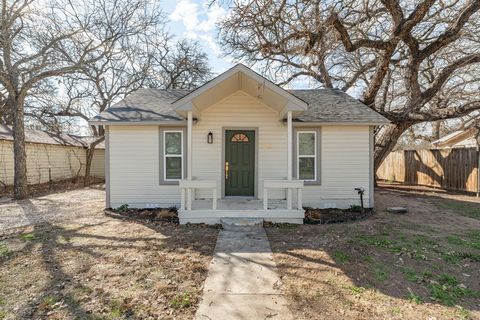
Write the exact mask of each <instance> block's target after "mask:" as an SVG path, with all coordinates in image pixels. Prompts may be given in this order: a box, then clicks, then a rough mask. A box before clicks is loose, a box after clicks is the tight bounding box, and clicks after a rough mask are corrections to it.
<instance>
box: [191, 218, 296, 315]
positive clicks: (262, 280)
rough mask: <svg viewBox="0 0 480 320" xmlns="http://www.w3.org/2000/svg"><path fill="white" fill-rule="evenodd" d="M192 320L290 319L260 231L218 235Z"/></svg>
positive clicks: (264, 236)
mask: <svg viewBox="0 0 480 320" xmlns="http://www.w3.org/2000/svg"><path fill="white" fill-rule="evenodd" d="M240 229H241V228H240ZM195 319H197V320H207V319H208V320H230V319H249V320H255V319H282V320H283V319H285V320H290V319H294V318H293V316H292V314H291V312H290V311H289V310H288V308H287V303H286V301H285V299H284V296H283V293H282V290H281V282H280V278H279V277H278V274H277V273H276V266H275V262H274V261H273V259H272V251H271V249H270V244H269V242H268V238H267V235H266V234H265V230H264V229H263V228H262V227H257V228H252V229H250V230H249V229H248V228H247V229H246V230H245V229H244V230H243V231H228V230H222V231H220V234H219V237H218V240H217V246H216V248H215V253H214V256H213V260H212V263H211V265H210V269H209V272H208V277H207V280H206V281H205V287H204V289H203V299H202V301H201V303H200V306H199V308H198V310H197V313H196V316H195Z"/></svg>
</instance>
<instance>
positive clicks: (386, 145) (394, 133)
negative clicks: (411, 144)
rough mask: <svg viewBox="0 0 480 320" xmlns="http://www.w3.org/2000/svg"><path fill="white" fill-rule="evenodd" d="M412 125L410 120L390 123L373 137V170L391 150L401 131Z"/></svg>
mask: <svg viewBox="0 0 480 320" xmlns="http://www.w3.org/2000/svg"><path fill="white" fill-rule="evenodd" d="M412 125H413V123H411V122H404V123H397V124H391V125H389V126H388V127H387V128H385V129H384V130H383V131H382V132H381V134H380V135H378V136H377V137H375V161H374V165H375V172H376V171H377V169H378V168H379V167H380V165H381V164H382V162H383V160H385V158H386V157H387V156H388V154H389V153H390V152H391V151H392V150H393V148H394V147H395V145H396V144H397V141H398V139H399V138H400V136H401V135H402V133H404V132H405V130H407V129H408V128H410V126H412Z"/></svg>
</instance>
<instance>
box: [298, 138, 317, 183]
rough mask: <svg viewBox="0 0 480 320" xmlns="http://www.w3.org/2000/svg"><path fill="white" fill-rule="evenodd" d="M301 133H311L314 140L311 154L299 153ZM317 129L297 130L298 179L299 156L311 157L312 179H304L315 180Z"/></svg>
mask: <svg viewBox="0 0 480 320" xmlns="http://www.w3.org/2000/svg"><path fill="white" fill-rule="evenodd" d="M302 133H313V137H314V141H313V144H314V146H313V149H314V153H313V155H300V134H302ZM317 139H318V137H317V131H311V130H310V131H300V130H299V131H297V150H296V151H297V154H296V156H297V179H300V158H313V168H314V169H313V179H309V180H305V179H303V180H304V181H317V165H318V164H317V152H318V150H317Z"/></svg>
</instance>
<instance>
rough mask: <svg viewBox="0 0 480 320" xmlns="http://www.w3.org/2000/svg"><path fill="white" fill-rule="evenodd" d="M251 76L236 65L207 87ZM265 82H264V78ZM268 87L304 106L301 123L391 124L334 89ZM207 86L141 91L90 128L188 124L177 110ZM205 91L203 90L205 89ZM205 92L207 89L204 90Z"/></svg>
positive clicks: (113, 108) (299, 117)
mask: <svg viewBox="0 0 480 320" xmlns="http://www.w3.org/2000/svg"><path fill="white" fill-rule="evenodd" d="M239 71H241V72H248V74H249V75H251V76H252V77H255V79H257V78H259V77H261V76H260V75H259V74H257V73H255V72H254V71H252V70H251V69H248V68H247V67H245V66H243V65H237V66H235V67H233V68H232V69H230V70H228V71H227V72H225V73H223V74H222V75H220V76H219V77H217V78H215V79H214V80H211V81H209V82H207V84H210V85H211V84H212V83H215V81H217V82H218V81H222V79H223V78H224V77H225V76H226V75H229V73H231V72H239ZM262 79H264V78H263V77H262ZM265 80H266V81H265V83H267V84H268V85H269V86H272V88H274V89H275V90H276V91H278V92H280V93H281V94H283V95H285V96H288V97H289V98H290V99H291V100H292V101H296V102H298V103H299V104H301V105H302V108H303V109H302V112H303V110H305V106H306V111H305V112H303V114H302V115H301V116H298V117H296V119H295V121H299V122H329V123H353V124H355V123H358V124H363V123H364V124H375V125H376V124H388V123H389V122H390V121H388V120H387V119H386V118H385V117H383V116H382V115H380V114H379V113H377V112H375V111H373V110H372V109H370V108H369V107H367V106H366V105H365V104H363V103H361V102H360V101H358V100H356V99H354V98H352V97H350V96H349V95H348V94H346V93H344V92H341V91H338V90H331V89H312V90H285V89H283V88H281V87H279V86H277V85H275V84H273V83H271V82H270V81H268V80H267V79H265ZM207 84H205V85H204V86H201V87H200V88H197V89H195V90H193V91H188V90H175V89H140V90H138V91H136V92H134V93H132V94H130V95H129V96H127V97H126V98H125V99H123V100H122V101H120V102H118V103H116V104H114V105H113V106H111V107H110V108H108V109H107V110H105V111H103V112H101V113H100V114H99V115H98V116H95V117H93V118H92V119H91V120H90V123H91V124H97V125H102V124H105V123H109V124H114V123H119V124H123V123H125V122H129V123H130V122H148V123H149V124H150V123H160V122H161V123H165V124H170V123H176V122H179V121H185V118H183V117H182V116H181V115H179V113H178V109H176V107H178V106H181V105H182V103H185V101H187V100H189V99H188V98H189V97H190V98H191V97H194V96H195V95H198V94H199V92H201V90H204V89H205V88H208V86H207ZM202 88H203V89H202ZM205 90H206V89H205Z"/></svg>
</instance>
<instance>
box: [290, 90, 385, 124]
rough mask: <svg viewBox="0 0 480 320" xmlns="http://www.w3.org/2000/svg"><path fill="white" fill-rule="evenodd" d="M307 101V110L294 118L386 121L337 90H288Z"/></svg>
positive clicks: (312, 120) (356, 121) (333, 120)
mask: <svg viewBox="0 0 480 320" xmlns="http://www.w3.org/2000/svg"><path fill="white" fill-rule="evenodd" d="M290 92H291V93H292V94H294V95H295V96H297V97H299V98H300V99H302V100H303V101H305V102H307V104H308V109H307V111H306V112H305V113H304V114H303V115H301V116H300V117H298V118H297V119H296V120H298V121H302V122H352V123H379V124H381V123H383V124H387V123H389V122H390V121H388V120H387V119H386V118H385V117H383V116H382V115H380V114H379V113H377V112H375V111H373V110H372V109H370V108H369V107H367V106H366V105H365V104H363V103H361V102H360V101H358V100H357V99H354V98H352V97H350V96H349V95H348V94H346V93H344V92H343V91H339V90H331V89H313V90H290Z"/></svg>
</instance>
